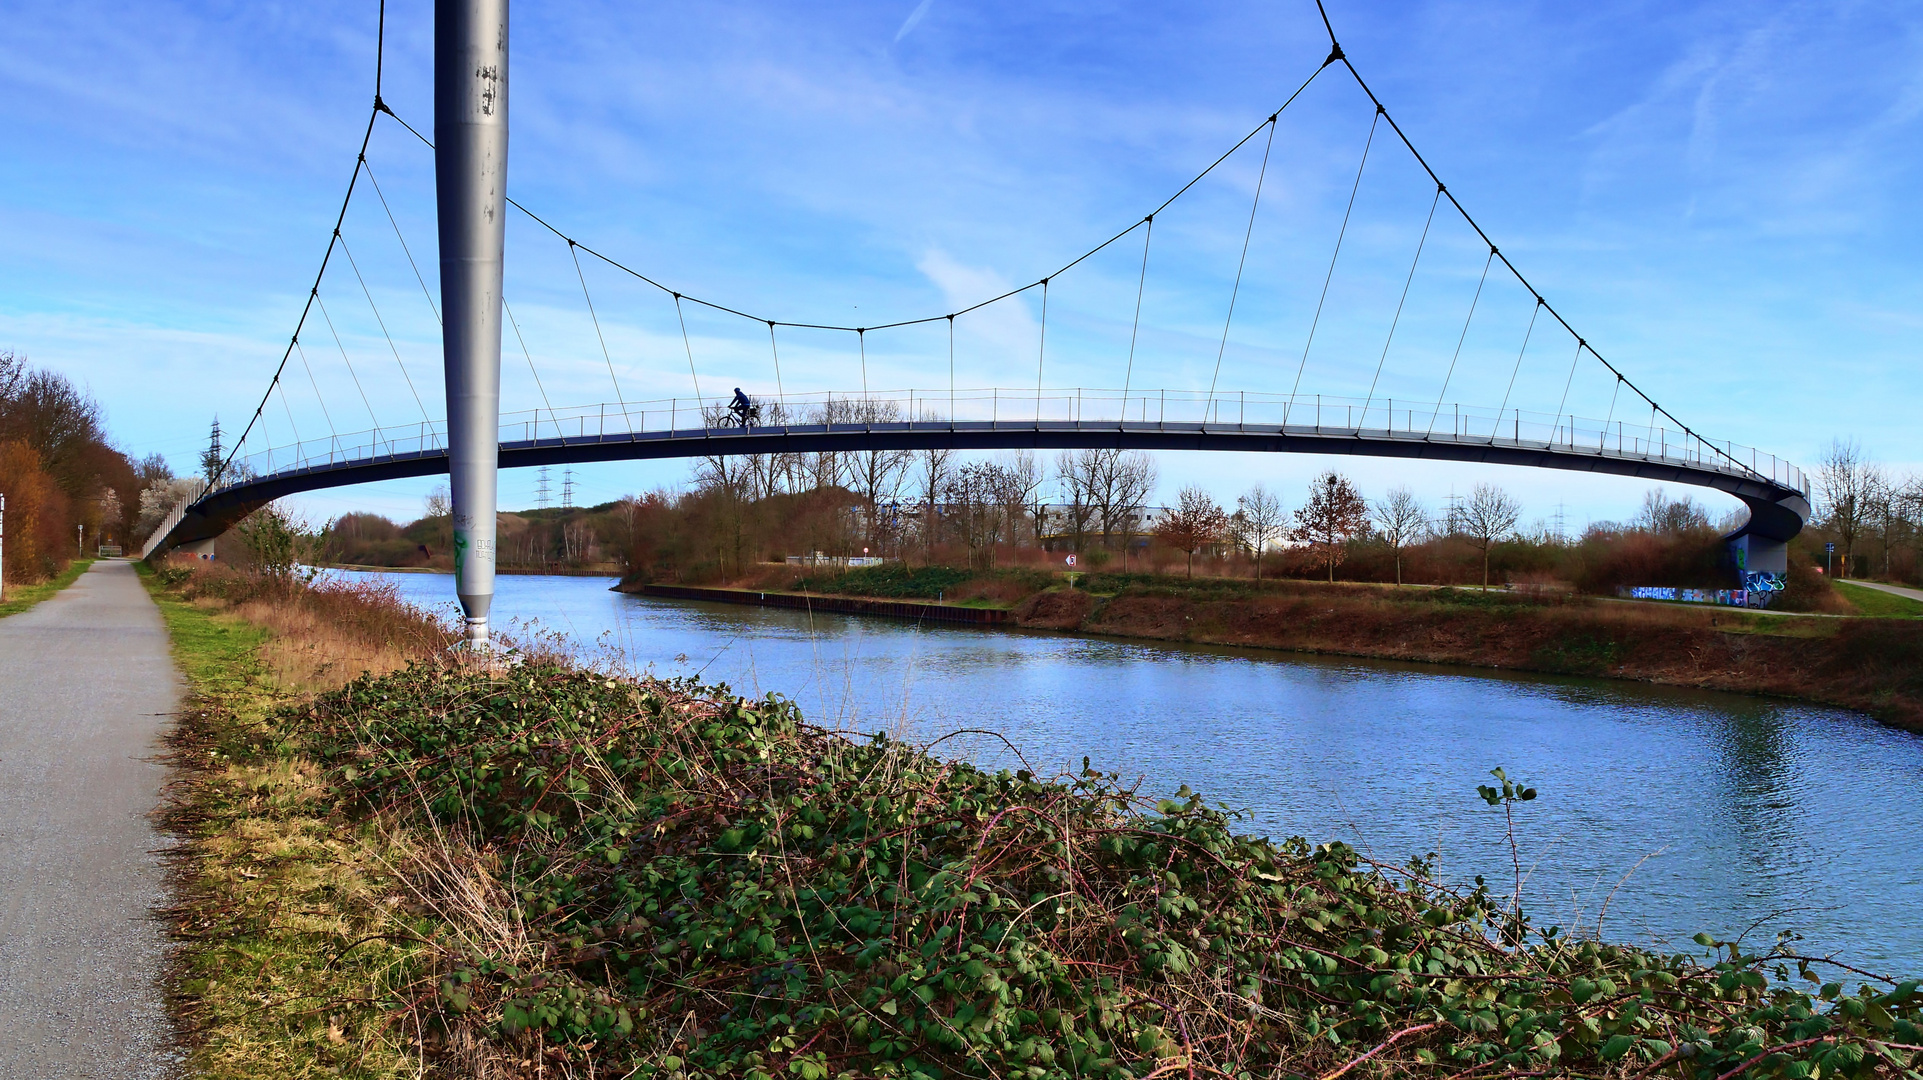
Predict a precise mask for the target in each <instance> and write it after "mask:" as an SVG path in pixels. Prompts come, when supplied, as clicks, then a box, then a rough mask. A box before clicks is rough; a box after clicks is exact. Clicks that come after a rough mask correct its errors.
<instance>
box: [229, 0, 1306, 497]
mask: <svg viewBox="0 0 1923 1080" xmlns="http://www.w3.org/2000/svg"><path fill="white" fill-rule="evenodd" d="M386 51H387V0H381V3H380V8H379V14H378V16H377V19H376V22H375V27H374V105H373V107H372V108H370V109H369V110H368V113H367V127H366V128H365V129H364V130H363V131H362V132H361V148H360V150H359V152H358V153H357V154H356V155H355V158H354V171H353V173H352V174H351V175H349V176H348V178H347V191H346V193H344V194H343V195H342V196H341V208H340V211H339V212H338V213H336V214H335V215H334V228H335V229H336V230H339V229H340V227H341V222H343V221H345V220H347V205H348V204H349V203H350V202H352V201H353V200H354V184H355V183H356V182H357V181H358V180H359V179H360V176H361V161H362V159H363V158H365V157H366V155H367V144H368V142H369V140H371V139H372V138H373V137H374V121H375V120H377V119H379V118H380V115H381V113H383V112H388V114H389V115H393V114H392V113H391V112H389V110H388V108H387V106H386V105H384V104H382V102H381V70H382V65H383V62H384V57H385V55H386ZM1324 66H1325V67H1326V66H1327V65H1326V64H1325V65H1324ZM416 134H418V132H417V133H416ZM337 235H338V234H337ZM337 235H336V236H329V237H328V238H327V250H326V251H324V252H322V253H321V262H320V268H319V269H318V270H316V271H314V284H313V285H312V286H311V287H310V288H309V289H308V290H307V303H306V304H305V305H304V306H303V307H302V308H301V312H300V318H299V319H297V320H295V322H294V332H293V333H292V334H290V335H288V338H287V348H285V349H282V350H281V354H280V363H279V364H278V365H277V366H276V367H275V368H274V374H273V377H272V378H270V379H268V380H267V389H266V391H264V392H263V393H262V394H261V395H260V404H258V405H256V406H254V415H253V417H252V418H250V419H249V420H248V421H247V425H246V426H245V427H244V428H242V429H241V432H240V438H239V439H237V440H235V442H234V449H233V450H230V451H228V454H227V457H226V459H225V460H223V461H222V462H221V463H220V468H218V469H216V470H214V476H213V479H211V480H209V481H208V482H207V490H209V491H212V490H213V489H214V488H216V487H218V486H219V485H220V481H221V478H222V477H223V476H225V475H226V474H227V466H228V465H229V464H231V463H232V462H233V460H234V455H235V454H236V453H238V452H239V451H240V444H241V443H244V442H246V441H247V435H248V433H249V432H251V431H252V430H253V428H254V425H255V424H256V423H259V422H260V414H261V412H262V410H264V409H266V408H267V398H268V395H270V394H272V393H273V392H274V387H275V386H276V385H278V384H279V383H280V377H281V373H282V372H284V371H286V370H287V361H288V359H289V357H290V356H291V355H292V353H293V351H294V344H295V342H296V341H298V340H299V338H300V332H301V328H302V327H303V326H305V325H307V314H308V312H309V311H310V310H312V308H313V306H314V302H315V300H317V299H318V298H319V296H320V283H321V278H322V277H324V276H326V274H327V263H328V260H329V259H331V258H333V255H334V241H335V240H336V239H337ZM332 426H333V425H332V423H331V422H330V423H329V428H330V430H331V428H332Z"/></svg>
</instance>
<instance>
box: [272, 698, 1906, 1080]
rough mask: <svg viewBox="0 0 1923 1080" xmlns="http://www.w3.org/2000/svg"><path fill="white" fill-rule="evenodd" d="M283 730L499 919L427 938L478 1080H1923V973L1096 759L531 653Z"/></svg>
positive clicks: (354, 808)
mask: <svg viewBox="0 0 1923 1080" xmlns="http://www.w3.org/2000/svg"><path fill="white" fill-rule="evenodd" d="M278 722H279V723H280V724H281V725H282V726H283V727H284V728H285V730H286V732H287V737H288V738H289V739H290V740H292V741H293V742H294V743H295V744H297V745H299V746H301V747H302V748H304V749H305V750H306V751H307V752H309V753H311V754H312V755H314V756H315V757H317V758H318V759H319V760H320V761H321V762H323V763H324V764H325V766H326V767H327V770H328V774H327V775H328V777H329V778H330V782H331V783H332V784H333V786H334V789H335V791H336V792H337V794H338V795H339V797H340V800H341V803H340V805H341V812H342V813H344V814H346V815H348V816H350V817H355V818H366V817H368V816H380V817H381V818H383V819H384V820H386V821H389V822H391V823H394V824H397V825H400V826H402V827H405V828H409V829H411V830H412V831H413V833H414V834H415V835H418V836H421V837H438V838H440V840H439V842H441V843H442V844H443V845H444V846H445V847H447V849H448V850H455V849H458V850H460V851H465V852H471V853H472V858H473V860H474V861H475V866H474V868H473V870H474V874H473V875H472V876H471V878H469V879H466V880H482V879H488V880H495V881H498V883H499V886H500V891H499V893H498V896H497V898H496V900H495V901H493V903H494V905H495V908H494V909H493V910H491V911H488V912H477V911H475V910H474V908H473V904H472V900H473V897H474V896H481V895H490V894H487V893H486V892H485V890H480V891H470V892H469V893H467V894H464V895H465V897H466V899H463V897H461V896H454V895H450V893H449V882H450V881H453V880H454V879H455V877H457V876H458V875H455V876H450V875H449V874H448V873H446V872H444V871H441V872H428V871H426V870H419V871H418V872H417V873H416V874H415V877H414V878H413V881H414V888H415V889H416V890H417V892H418V895H419V896H420V897H421V899H422V900H423V901H424V903H425V905H426V907H427V908H429V909H431V910H433V911H435V912H437V913H438V914H439V917H441V918H443V919H447V920H452V921H457V922H458V921H459V920H461V919H467V920H469V921H473V920H477V919H478V920H493V921H494V924H495V926H496V929H495V931H494V932H491V933H481V932H470V931H467V930H463V929H462V928H461V927H459V926H455V927H453V928H452V930H451V931H450V932H449V933H445V934H441V935H438V936H437V937H436V938H435V941H436V945H435V948H437V949H439V950H440V953H439V959H438V961H437V963H438V968H437V970H436V972H435V974H434V977H433V981H432V982H431V983H430V984H427V985H426V987H425V989H424V990H423V991H422V992H421V994H420V996H421V998H422V999H424V1000H429V1001H431V1002H432V1003H433V1004H432V1008H431V1013H432V1016H431V1017H430V1024H431V1025H432V1030H430V1033H429V1035H428V1036H427V1041H428V1042H429V1043H430V1044H431V1046H435V1047H440V1048H442V1049H441V1050H440V1051H439V1052H441V1053H443V1054H449V1053H452V1052H453V1051H452V1050H449V1049H447V1048H449V1047H468V1048H470V1050H471V1048H472V1047H474V1046H476V1045H479V1046H481V1047H483V1048H484V1049H485V1050H486V1051H487V1052H489V1053H492V1054H494V1055H495V1056H494V1057H493V1058H491V1059H490V1060H491V1061H492V1064H491V1065H490V1066H489V1067H490V1068H495V1069H497V1070H504V1071H501V1072H498V1073H491V1074H490V1075H496V1074H502V1075H505V1074H508V1073H511V1072H512V1071H513V1069H514V1068H515V1067H517V1063H518V1066H519V1067H523V1068H531V1067H532V1065H533V1064H534V1063H536V1062H539V1061H541V1060H542V1059H543V1055H546V1056H547V1057H548V1059H550V1060H551V1059H555V1058H559V1059H567V1060H571V1061H574V1062H582V1061H586V1060H589V1059H592V1060H593V1061H594V1063H595V1065H596V1066H597V1074H601V1075H616V1076H618V1075H624V1074H627V1075H633V1076H637V1077H646V1076H659V1077H678V1078H684V1080H686V1078H696V1077H723V1076H729V1077H743V1078H755V1080H772V1078H773V1077H777V1076H782V1077H797V1078H801V1080H816V1078H825V1077H831V1076H834V1077H840V1076H891V1077H930V1078H932V1077H946V1076H974V1077H983V1076H992V1077H1019V1078H1024V1080H1044V1078H1054V1077H1062V1078H1068V1077H1075V1078H1091V1077H1116V1078H1120V1077H1143V1078H1146V1077H1151V1076H1162V1075H1171V1074H1179V1075H1183V1076H1203V1075H1207V1076H1213V1077H1232V1078H1238V1080H1240V1078H1249V1077H1256V1076H1289V1075H1304V1076H1322V1077H1326V1078H1333V1077H1337V1076H1341V1075H1343V1074H1345V1073H1347V1072H1348V1071H1349V1070H1351V1069H1353V1068H1355V1067H1357V1066H1358V1065H1366V1066H1367V1069H1368V1071H1371V1072H1375V1073H1389V1072H1406V1073H1416V1074H1422V1075H1434V1076H1453V1077H1472V1076H1488V1075H1499V1074H1504V1073H1508V1074H1523V1075H1544V1074H1559V1075H1595V1076H1601V1075H1612V1076H1625V1077H1628V1076H1635V1077H1642V1076H1653V1075H1657V1074H1659V1073H1660V1074H1664V1075H1674V1076H1685V1077H1692V1078H1730V1077H1734V1076H1737V1075H1739V1074H1740V1075H1743V1076H1747V1077H1782V1078H1815V1077H1823V1076H1828V1075H1831V1074H1834V1075H1837V1076H1846V1077H1847V1076H1869V1075H1873V1074H1874V1075H1883V1076H1897V1075H1901V1076H1908V1077H1917V1076H1919V1072H1918V1070H1917V1054H1918V1052H1919V1050H1920V1049H1923V1045H1920V1044H1923V1032H1919V1031H1918V1026H1917V1025H1918V1022H1919V1019H1923V1016H1920V1015H1919V1013H1923V998H1920V997H1919V996H1918V992H1917V991H1918V986H1917V984H1916V983H1915V982H1903V983H1893V984H1878V985H1869V984H1865V985H1864V986H1862V987H1861V988H1859V989H1857V990H1855V991H1853V992H1845V989H1844V987H1843V986H1842V985H1841V984H1840V983H1837V982H1831V983H1828V984H1827V985H1822V986H1820V988H1819V987H1817V986H1816V985H1815V983H1814V982H1813V981H1812V982H1810V989H1808V990H1804V989H1799V988H1798V985H1799V980H1814V979H1815V977H1816V974H1815V968H1816V965H1817V964H1818V963H1819V962H1817V961H1813V960H1811V959H1807V958H1798V957H1794V956H1790V955H1787V954H1786V953H1770V954H1764V955H1751V954H1748V953H1744V952H1742V951H1740V950H1739V949H1738V947H1737V946H1736V945H1735V944H1733V943H1727V944H1726V943H1719V942H1715V941H1713V940H1711V939H1709V938H1707V937H1702V938H1699V939H1698V941H1699V943H1700V944H1702V945H1703V946H1704V948H1705V949H1706V950H1709V952H1708V953H1706V954H1705V955H1706V957H1707V959H1706V960H1702V959H1695V958H1691V957H1688V956H1680V955H1669V956H1665V955H1659V954H1656V953H1653V952H1648V951H1644V950H1641V949H1636V948H1630V947H1626V946H1621V945H1612V944H1607V943H1604V942H1599V941H1593V940H1574V939H1571V938H1569V937H1568V936H1566V935H1564V934H1563V933H1561V932H1560V931H1559V930H1557V929H1555V928H1537V927H1534V926H1532V925H1530V924H1529V923H1528V921H1527V919H1526V917H1524V916H1523V915H1522V912H1521V910H1520V903H1519V902H1516V903H1513V904H1511V903H1509V898H1508V897H1500V898H1498V897H1494V896H1492V895H1491V894H1490V892H1489V890H1488V888H1487V887H1485V886H1482V885H1480V884H1479V885H1478V887H1477V888H1475V889H1474V890H1472V891H1458V890H1452V889H1449V888H1445V887H1443V886H1441V885H1439V884H1437V883H1434V882H1432V881H1429V880H1428V879H1427V877H1426V869H1427V868H1426V867H1425V866H1423V865H1422V864H1421V863H1419V862H1418V863H1416V864H1413V865H1412V866H1410V867H1406V868H1386V867H1374V866H1370V865H1367V864H1365V863H1364V862H1363V861H1361V860H1360V859H1359V858H1358V857H1357V855H1356V853H1355V852H1353V851H1352V850H1350V849H1349V848H1347V847H1345V846H1343V845H1341V844H1322V845H1311V844H1309V843H1307V842H1306V841H1304V840H1301V839H1292V840H1288V841H1286V842H1283V843H1280V844H1278V843H1272V842H1271V841H1269V840H1266V839H1261V838H1257V837H1253V836H1246V835H1239V834H1237V833H1236V831H1235V828H1236V820H1237V819H1236V817H1235V815H1232V814H1229V813H1226V812H1224V811H1222V810H1218V809H1215V808H1211V807H1209V806H1208V805H1206V804H1205V803H1204V802H1203V800H1202V799H1201V797H1200V796H1197V795H1194V794H1193V793H1190V792H1189V791H1188V790H1187V789H1186V788H1184V789H1183V790H1182V792H1181V793H1180V796H1179V797H1178V798H1176V799H1172V800H1165V801H1160V802H1156V803H1153V804H1146V803H1144V802H1143V801H1142V800H1141V799H1139V798H1138V797H1137V796H1136V794H1135V793H1134V792H1133V791H1132V790H1130V789H1128V788H1127V787H1125V786H1123V785H1122V784H1120V783H1119V781H1118V778H1117V777H1116V776H1115V775H1112V774H1103V773H1099V772H1097V771H1094V770H1091V769H1088V768H1087V763H1086V762H1084V771H1083V772H1082V773H1081V774H1080V775H1078V776H1071V777H1064V778H1060V779H1057V780H1043V779H1039V778H1037V777H1035V776H1032V775H1030V774H1029V773H1027V772H1014V773H1011V772H1006V771H1003V772H995V773H990V772H986V771H984V770H981V769H978V768H975V767H973V766H971V765H969V764H967V763H965V762H957V761H944V760H939V759H937V758H935V757H933V756H931V755H929V754H928V753H925V752H923V751H920V750H917V749H914V748H912V747H909V746H906V745H903V744H901V743H897V742H891V741H889V740H887V739H884V738H881V737H875V738H873V739H870V740H867V741H852V740H850V739H848V738H845V737H844V736H842V735H840V734H837V733H833V732H829V731H826V730H823V729H821V728H817V727H814V726H811V725H809V724H807V723H806V722H804V721H803V719H802V718H801V716H800V715H799V713H798V712H797V710H796V708H795V706H794V705H793V704H792V703H790V702H787V701H784V700H782V699H780V698H777V697H773V696H770V697H767V698H764V699H760V700H744V699H741V698H737V697H732V696H730V695H728V694H727V692H726V690H725V688H709V687H703V686H700V685H697V684H695V683H693V682H687V681H676V682H662V681H651V680H640V681H636V680H629V679H623V678H611V677H608V676H606V675H604V674H598V673H594V672H588V671H582V670H578V669H570V668H565V667H559V666H545V665H538V664H534V663H529V664H526V665H524V666H522V667H519V668H515V669H511V670H510V671H508V672H507V673H505V674H497V675H488V674H484V673H480V672H474V671H466V670H456V669H450V668H447V667H442V666H431V665H425V664H422V665H416V666H414V667H412V668H409V669H407V670H405V671H402V672H397V673H394V674H391V675H387V676H384V677H380V678H373V677H368V678H362V679H359V680H357V681H355V682H353V683H351V684H349V685H347V686H346V687H345V688H343V689H341V690H339V691H338V692H334V693H331V694H327V695H323V696H321V697H319V698H317V699H315V700H313V701H312V702H311V703H309V704H307V705H303V706H300V707H298V708H296V709H294V710H292V711H290V712H287V713H285V714H283V715H282V716H281V717H280V718H279V721H278ZM1499 779H1503V780H1504V781H1505V787H1504V788H1503V789H1495V788H1491V789H1489V792H1494V793H1495V794H1496V796H1497V801H1498V802H1502V801H1504V792H1506V791H1509V788H1510V787H1511V785H1508V784H1507V782H1506V777H1499ZM1510 794H1512V795H1514V797H1515V798H1516V799H1518V800H1520V799H1526V798H1527V797H1528V795H1529V794H1533V792H1532V791H1531V792H1527V793H1524V792H1521V791H1519V790H1518V791H1514V792H1510ZM1484 797H1485V798H1488V797H1489V794H1488V793H1487V792H1486V793H1485V794H1484ZM1518 901H1519V897H1518ZM503 926H505V927H508V928H509V929H510V930H511V931H512V932H505V931H502V930H501V929H500V928H501V927H503ZM488 942H497V943H498V942H519V943H521V944H519V945H516V946H515V947H513V948H508V947H506V946H493V945H489V944H486V943H488ZM408 1030H409V1031H410V1032H411V1031H412V1030H413V1027H412V1025H411V1024H409V1025H408ZM630 1070H632V1071H631V1072H630ZM529 1075H532V1073H531V1072H529Z"/></svg>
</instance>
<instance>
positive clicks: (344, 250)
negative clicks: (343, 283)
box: [337, 230, 428, 420]
mask: <svg viewBox="0 0 1923 1080" xmlns="http://www.w3.org/2000/svg"><path fill="white" fill-rule="evenodd" d="M337 231H338V230H337ZM340 242H341V254H342V255H345V256H347V265H348V266H349V267H351V268H352V269H353V271H354V280H355V281H358V282H360V283H361V294H362V295H363V296H365V297H367V306H368V308H369V309H370V310H372V311H373V312H374V323H375V325H377V326H379V327H380V328H381V336H382V337H384V338H386V339H387V349H388V351H389V352H391V353H393V354H394V366H395V367H398V368H400V369H401V378H402V379H403V380H405V381H406V382H407V390H408V393H410V394H413V395H414V404H415V405H417V406H419V407H420V410H421V419H422V420H427V419H428V416H427V403H426V402H423V401H422V400H421V392H420V391H419V390H416V389H415V388H414V377H413V376H411V375H409V374H408V373H407V365H406V364H404V363H402V362H401V350H400V349H399V348H397V347H396V346H395V345H394V335H392V334H390V333H388V332H387V320H386V319H383V318H381V309H380V307H379V306H377V305H376V304H375V303H374V292H373V290H371V289H369V288H368V287H367V279H366V278H364V277H362V276H361V268H360V264H359V263H356V262H355V261H354V252H353V250H352V249H350V248H349V247H348V246H347V237H345V236H343V237H341V238H340Z"/></svg>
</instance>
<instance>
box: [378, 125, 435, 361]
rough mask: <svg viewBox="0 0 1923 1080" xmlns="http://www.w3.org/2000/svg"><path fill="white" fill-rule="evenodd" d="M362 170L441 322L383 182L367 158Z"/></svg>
mask: <svg viewBox="0 0 1923 1080" xmlns="http://www.w3.org/2000/svg"><path fill="white" fill-rule="evenodd" d="M361 168H362V169H365V170H366V171H367V182H368V183H370V184H372V185H374V194H375V195H376V196H378V197H379V198H380V200H381V209H382V210H385V211H387V223H388V224H389V225H392V226H394V239H396V240H399V241H400V242H401V252H402V253H403V254H405V255H406V256H407V265H408V266H410V267H412V268H413V270H414V280H415V281H418V282H420V283H421V295H422V296H425V297H427V309H428V310H429V311H432V312H433V313H434V321H435V322H437V323H438V322H440V321H441V309H440V308H439V307H438V306H436V305H435V303H434V294H433V292H432V291H430V290H429V289H428V287H427V279H426V278H425V277H422V276H421V268H420V266H419V265H418V264H417V263H415V261H414V250H413V249H412V248H410V247H408V246H407V237H405V236H402V235H401V223H400V222H399V221H397V220H395V218H394V208H393V207H391V206H389V205H387V195H386V193H385V192H383V191H381V182H380V181H379V180H376V179H374V167H373V166H372V165H369V164H368V163H367V161H366V159H365V158H363V159H362V161H361Z"/></svg>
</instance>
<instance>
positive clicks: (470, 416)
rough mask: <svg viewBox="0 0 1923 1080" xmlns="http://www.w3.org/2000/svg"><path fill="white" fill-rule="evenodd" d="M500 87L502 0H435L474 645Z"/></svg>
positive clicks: (491, 346) (447, 342)
mask: <svg viewBox="0 0 1923 1080" xmlns="http://www.w3.org/2000/svg"><path fill="white" fill-rule="evenodd" d="M507 86H508V79H507V0H435V4H434V189H435V196H436V204H437V207H438V211H439V215H438V216H439V220H440V242H441V311H442V312H443V313H444V318H445V321H444V322H443V324H442V325H443V328H442V331H441V342H442V355H443V358H444V362H445V364H446V367H447V464H448V480H449V484H448V487H449V495H450V496H451V498H452V502H453V517H454V592H455V595H456V596H458V597H459V598H460V601H461V609H462V611H463V612H464V613H465V614H466V616H467V642H468V645H469V646H470V647H472V648H474V649H477V650H484V649H486V648H487V645H488V609H489V608H490V607H491V606H492V605H493V602H494V564H495V518H494V515H495V502H496V498H497V496H498V494H499V479H500V442H499V439H500V422H501V267H502V259H503V250H504V246H505V234H506V225H507Z"/></svg>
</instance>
